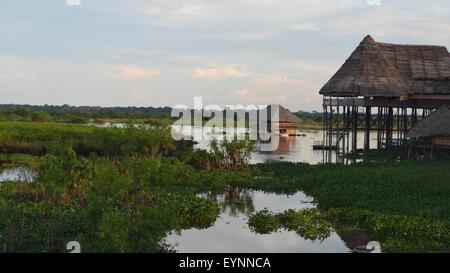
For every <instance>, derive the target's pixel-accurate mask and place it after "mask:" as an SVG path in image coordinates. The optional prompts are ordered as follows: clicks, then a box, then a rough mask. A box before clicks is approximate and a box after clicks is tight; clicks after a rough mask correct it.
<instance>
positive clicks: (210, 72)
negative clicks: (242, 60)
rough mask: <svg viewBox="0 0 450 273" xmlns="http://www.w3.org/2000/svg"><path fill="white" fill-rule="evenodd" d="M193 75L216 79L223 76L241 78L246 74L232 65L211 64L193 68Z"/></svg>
mask: <svg viewBox="0 0 450 273" xmlns="http://www.w3.org/2000/svg"><path fill="white" fill-rule="evenodd" d="M194 75H195V77H197V78H202V79H209V80H218V79H223V78H241V77H245V76H247V75H248V73H247V72H246V71H244V70H243V69H239V68H236V67H233V66H229V67H224V68H221V67H218V66H211V67H206V68H196V69H195V70H194Z"/></svg>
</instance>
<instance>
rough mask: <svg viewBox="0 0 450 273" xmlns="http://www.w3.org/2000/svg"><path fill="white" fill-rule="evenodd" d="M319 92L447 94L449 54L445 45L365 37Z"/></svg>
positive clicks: (343, 94) (449, 90) (334, 94)
mask: <svg viewBox="0 0 450 273" xmlns="http://www.w3.org/2000/svg"><path fill="white" fill-rule="evenodd" d="M320 94H322V95H324V96H332V97H358V96H363V97H408V96H415V95H431V94H432V95H450V53H449V52H448V50H447V48H446V47H444V46H425V45H401V44H387V43H379V42H376V41H375V40H374V39H373V38H372V37H371V36H367V37H365V38H364V40H363V41H362V42H361V43H360V45H359V46H358V47H357V48H356V50H355V51H354V52H353V53H352V54H351V56H350V57H349V58H348V59H347V61H346V62H345V63H344V65H343V66H342V67H341V68H340V69H339V70H338V71H337V73H336V74H335V75H334V76H333V77H332V78H331V79H330V80H329V81H328V83H327V84H325V86H324V87H323V88H322V89H321V90H320Z"/></svg>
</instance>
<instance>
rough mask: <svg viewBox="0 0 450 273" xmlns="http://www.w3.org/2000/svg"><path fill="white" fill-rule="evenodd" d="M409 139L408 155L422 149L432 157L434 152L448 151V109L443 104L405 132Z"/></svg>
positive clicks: (449, 143) (449, 139) (449, 127)
mask: <svg viewBox="0 0 450 273" xmlns="http://www.w3.org/2000/svg"><path fill="white" fill-rule="evenodd" d="M406 137H407V138H408V139H409V140H410V155H412V154H417V151H418V150H419V151H423V154H424V155H425V156H426V157H427V158H430V159H432V158H433V157H435V154H436V153H441V154H443V153H445V154H447V152H446V151H444V150H449V151H450V109H449V107H447V106H443V107H441V108H439V109H437V110H436V111H434V112H433V113H432V114H431V115H429V116H428V117H427V118H425V119H423V120H422V121H420V122H419V123H417V125H416V126H415V127H413V128H412V129H411V130H409V132H408V133H407V134H406Z"/></svg>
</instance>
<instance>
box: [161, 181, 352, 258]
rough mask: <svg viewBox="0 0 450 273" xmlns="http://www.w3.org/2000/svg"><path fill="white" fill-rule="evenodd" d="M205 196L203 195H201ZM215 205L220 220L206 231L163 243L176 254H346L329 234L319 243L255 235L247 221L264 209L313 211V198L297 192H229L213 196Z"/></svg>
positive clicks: (184, 233) (340, 242)
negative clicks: (171, 246)
mask: <svg viewBox="0 0 450 273" xmlns="http://www.w3.org/2000/svg"><path fill="white" fill-rule="evenodd" d="M205 197H206V195H205ZM213 198H216V200H217V201H218V202H219V204H220V206H221V208H222V212H221V214H220V218H219V219H218V220H217V221H216V222H215V223H214V225H213V226H212V227H210V228H208V229H204V230H199V229H189V230H183V231H182V232H181V234H176V233H172V234H171V235H169V236H168V237H167V243H169V244H170V245H173V246H174V248H175V250H176V251H179V252H191V253H196V252H208V253H210V252H213V253H217V252H219V253H220V252H315V253H317V252H333V253H334V252H350V249H349V248H348V247H347V246H346V244H345V242H344V241H343V240H342V239H341V238H340V236H339V235H338V234H336V233H335V232H333V233H332V234H331V236H330V237H328V238H327V239H325V240H323V241H311V240H306V239H303V238H302V237H300V236H299V235H297V234H296V233H295V232H293V231H280V232H276V233H272V234H263V235H261V234H256V233H254V232H252V231H251V230H250V228H249V227H248V224H247V221H248V217H249V215H250V214H251V213H253V212H257V211H259V210H262V209H264V208H267V209H269V210H271V211H273V212H282V211H284V210H287V209H305V208H313V207H315V206H316V205H315V204H314V203H313V199H312V198H310V197H308V196H306V195H305V194H304V193H302V192H299V193H297V194H295V195H291V196H286V195H277V194H272V193H264V192H260V191H239V190H230V191H228V192H226V193H224V194H221V195H217V196H213Z"/></svg>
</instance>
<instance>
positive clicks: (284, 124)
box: [278, 105, 302, 136]
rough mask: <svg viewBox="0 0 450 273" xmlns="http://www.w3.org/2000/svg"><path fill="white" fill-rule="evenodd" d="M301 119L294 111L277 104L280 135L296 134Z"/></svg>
mask: <svg viewBox="0 0 450 273" xmlns="http://www.w3.org/2000/svg"><path fill="white" fill-rule="evenodd" d="M301 121H302V120H301V119H300V118H299V117H297V116H296V115H295V114H294V113H292V112H291V111H289V110H287V109H286V108H284V107H283V106H281V105H279V122H278V127H279V129H280V135H281V136H297V134H298V132H297V130H298V125H299V123H300V122H301Z"/></svg>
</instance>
